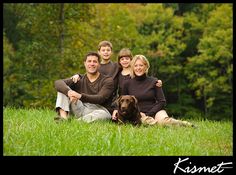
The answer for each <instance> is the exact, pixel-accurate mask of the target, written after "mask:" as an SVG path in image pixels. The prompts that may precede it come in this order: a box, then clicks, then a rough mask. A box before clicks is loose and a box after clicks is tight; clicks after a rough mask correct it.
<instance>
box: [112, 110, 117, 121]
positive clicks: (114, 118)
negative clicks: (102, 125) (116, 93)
mask: <svg viewBox="0 0 236 175" xmlns="http://www.w3.org/2000/svg"><path fill="white" fill-rule="evenodd" d="M117 113H118V110H114V111H113V113H112V116H111V119H112V120H117Z"/></svg>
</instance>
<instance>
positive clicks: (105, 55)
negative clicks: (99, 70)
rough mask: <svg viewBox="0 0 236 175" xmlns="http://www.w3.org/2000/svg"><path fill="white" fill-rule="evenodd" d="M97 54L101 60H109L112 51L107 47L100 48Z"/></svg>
mask: <svg viewBox="0 0 236 175" xmlns="http://www.w3.org/2000/svg"><path fill="white" fill-rule="evenodd" d="M98 53H99V55H100V56H101V57H102V59H104V60H109V59H110V57H111V54H112V50H111V48H110V47H109V46H102V47H101V48H100V50H99V51H98Z"/></svg>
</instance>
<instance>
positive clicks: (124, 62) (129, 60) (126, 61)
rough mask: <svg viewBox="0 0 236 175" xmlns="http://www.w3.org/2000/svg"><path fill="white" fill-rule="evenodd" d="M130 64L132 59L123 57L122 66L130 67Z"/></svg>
mask: <svg viewBox="0 0 236 175" xmlns="http://www.w3.org/2000/svg"><path fill="white" fill-rule="evenodd" d="M130 62H131V58H130V57H121V58H120V64H121V66H122V68H128V67H130Z"/></svg>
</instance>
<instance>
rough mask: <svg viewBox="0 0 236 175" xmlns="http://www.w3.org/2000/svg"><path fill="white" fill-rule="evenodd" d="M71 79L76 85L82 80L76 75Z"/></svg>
mask: <svg viewBox="0 0 236 175" xmlns="http://www.w3.org/2000/svg"><path fill="white" fill-rule="evenodd" d="M71 79H72V80H73V82H74V83H77V81H79V80H80V78H79V75H78V74H75V75H73V76H72V77H71Z"/></svg>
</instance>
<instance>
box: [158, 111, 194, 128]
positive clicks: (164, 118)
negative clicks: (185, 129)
mask: <svg viewBox="0 0 236 175" xmlns="http://www.w3.org/2000/svg"><path fill="white" fill-rule="evenodd" d="M155 120H156V121H157V122H158V124H160V125H177V126H190V125H191V123H189V122H186V121H181V120H177V119H174V118H172V117H169V116H168V114H167V113H166V111H165V110H161V111H159V112H157V113H156V115H155Z"/></svg>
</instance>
